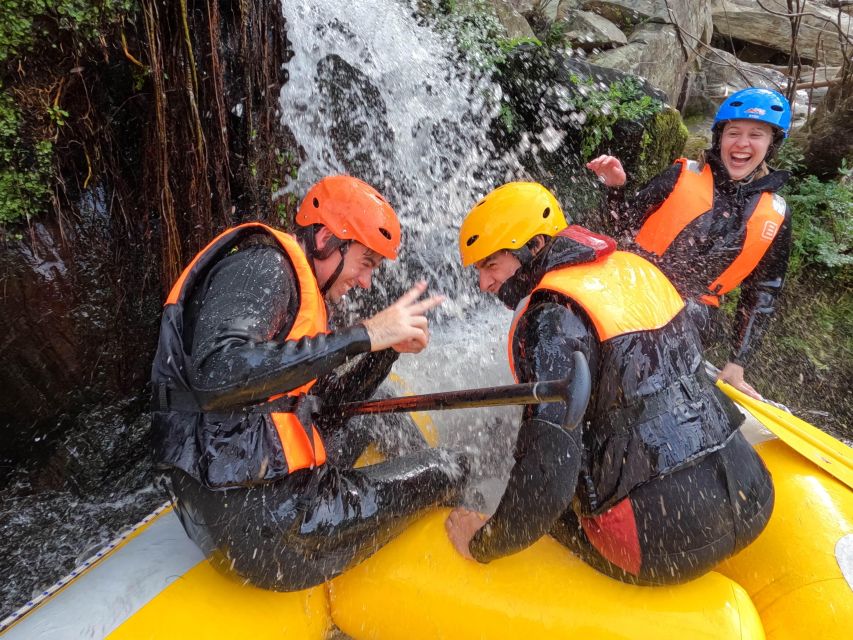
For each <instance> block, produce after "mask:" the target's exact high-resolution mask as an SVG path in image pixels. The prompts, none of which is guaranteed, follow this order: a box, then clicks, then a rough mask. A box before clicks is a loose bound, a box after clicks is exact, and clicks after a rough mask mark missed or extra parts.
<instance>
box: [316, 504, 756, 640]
mask: <svg viewBox="0 0 853 640" xmlns="http://www.w3.org/2000/svg"><path fill="white" fill-rule="evenodd" d="M448 513H449V510H446V509H443V510H438V511H436V512H434V513H431V514H429V515H427V516H425V517H424V518H422V519H421V520H419V521H418V522H416V523H415V524H413V525H412V526H410V527H409V528H408V529H407V530H406V531H405V532H404V533H403V534H402V535H400V537H398V538H396V539H395V540H393V541H392V542H391V543H389V544H388V545H387V546H385V547H384V548H383V549H381V550H380V551H379V552H378V553H376V554H375V555H374V556H372V557H371V558H369V559H368V560H366V561H365V562H363V563H361V564H360V565H358V566H357V567H355V568H354V569H351V570H350V571H348V572H347V573H345V574H344V575H342V576H340V577H338V578H336V579H334V580H333V581H332V582H331V583H330V585H329V603H330V610H331V615H332V620H333V621H334V622H335V624H336V625H337V626H338V627H339V628H340V629H341V630H342V631H343V632H344V633H346V634H348V635H349V636H351V637H352V638H355V639H356V640H367V639H370V640H397V639H399V640H403V639H406V640H420V639H423V640H428V639H429V640H435V639H443V640H455V639H459V640H474V639H477V638H483V639H489V640H502V639H507V640H509V639H514V640H517V639H518V638H561V639H563V638H566V639H568V638H583V639H587V638H596V639H599V638H607V639H616V638H619V639H636V640H640V639H645V638H654V639H655V640H667V639H672V640H683V638H691V639H703V638H707V639H708V640H711V639H714V640H727V639H732V640H734V639H737V640H753V639H762V638H764V637H765V636H764V631H763V628H762V624H761V620H760V618H759V615H758V612H757V611H756V609H755V606H754V605H753V604H752V601H751V600H750V597H749V595H748V594H747V593H746V591H745V590H744V589H743V588H742V587H741V586H739V585H738V584H737V583H735V582H734V581H733V580H731V579H729V578H726V577H724V576H722V575H720V574H719V573H713V572H712V573H710V574H708V575H705V576H703V577H702V578H699V579H698V580H695V581H693V582H690V583H687V584H684V585H679V586H672V587H638V586H633V585H628V584H625V583H622V582H619V581H617V580H613V579H611V578H608V577H607V576H604V575H603V574H600V573H598V572H597V571H595V570H594V569H592V568H591V567H589V566H587V565H586V564H585V563H583V562H582V561H581V560H579V559H578V558H576V557H575V556H573V555H572V554H571V553H570V552H569V551H568V550H567V549H565V548H564V547H563V546H561V545H560V544H559V543H557V542H556V541H555V540H553V539H552V538H550V537H547V536H546V537H545V538H542V539H541V540H539V541H538V542H536V543H535V544H534V545H532V546H531V547H529V548H528V549H525V550H524V551H521V552H519V553H517V554H513V555H511V556H507V557H505V558H501V559H499V560H497V561H494V562H492V563H490V564H479V563H475V562H471V561H470V560H466V559H464V558H462V557H461V556H460V555H459V554H458V553H457V552H456V551H455V550H454V549H453V547H452V546H451V544H450V541H449V540H448V538H447V534H446V533H445V529H444V521H445V519H446V517H447V515H448Z"/></svg>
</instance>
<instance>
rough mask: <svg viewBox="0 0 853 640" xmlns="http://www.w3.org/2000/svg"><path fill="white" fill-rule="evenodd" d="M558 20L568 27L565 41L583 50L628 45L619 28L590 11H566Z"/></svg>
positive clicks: (559, 15) (559, 14)
mask: <svg viewBox="0 0 853 640" xmlns="http://www.w3.org/2000/svg"><path fill="white" fill-rule="evenodd" d="M560 6H561V8H562V7H563V6H564V5H560ZM557 20H558V21H562V22H564V23H565V25H566V32H565V39H566V40H568V41H569V42H571V43H572V44H573V45H575V46H577V47H580V48H582V49H586V50H590V49H595V48H598V49H610V48H612V47H618V46H621V45H623V44H628V38H627V37H626V36H625V34H624V33H622V31H621V30H620V29H619V27H617V26H616V25H615V24H613V23H612V22H610V20H607V19H606V18H603V17H601V16H600V15H598V14H595V13H592V12H590V11H571V10H565V11H563V13H559V12H558V13H557Z"/></svg>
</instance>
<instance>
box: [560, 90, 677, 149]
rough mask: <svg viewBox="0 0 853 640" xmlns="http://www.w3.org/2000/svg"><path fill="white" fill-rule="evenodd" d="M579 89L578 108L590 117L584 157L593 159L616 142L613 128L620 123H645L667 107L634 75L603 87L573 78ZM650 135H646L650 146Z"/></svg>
mask: <svg viewBox="0 0 853 640" xmlns="http://www.w3.org/2000/svg"><path fill="white" fill-rule="evenodd" d="M571 80H572V83H573V84H574V85H575V87H576V89H577V95H576V96H575V98H574V103H575V108H576V110H577V111H581V112H583V113H585V114H586V122H585V123H584V128H583V142H582V145H581V154H582V155H583V159H584V160H589V159H590V158H592V157H593V155H594V154H595V152H596V151H597V150H598V148H599V147H600V146H601V144H602V143H603V142H604V141H605V140H612V139H613V125H615V124H616V123H617V122H618V121H620V120H628V121H631V122H641V121H644V120H646V119H648V118H649V117H651V116H653V115H655V114H656V113H658V112H659V111H660V110H661V109H662V108H663V104H662V103H661V102H660V101H659V100H655V99H654V98H652V97H651V96H648V95H646V93H645V92H644V91H643V87H642V84H641V82H640V80H638V79H637V78H635V77H633V76H628V77H627V78H625V79H623V80H620V81H618V82H613V83H611V84H609V85H602V84H601V83H598V82H595V81H594V80H592V79H586V78H585V79H581V78H579V77H578V76H574V75H573V76H572V77H571ZM648 137H649V136H648V132H646V133H645V134H644V135H643V143H644V145H645V144H646V143H648Z"/></svg>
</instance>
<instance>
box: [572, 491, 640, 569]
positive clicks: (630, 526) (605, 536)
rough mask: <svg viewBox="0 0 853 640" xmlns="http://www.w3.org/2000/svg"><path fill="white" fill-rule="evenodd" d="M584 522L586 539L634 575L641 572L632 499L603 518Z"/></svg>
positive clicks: (605, 513) (615, 507)
mask: <svg viewBox="0 0 853 640" xmlns="http://www.w3.org/2000/svg"><path fill="white" fill-rule="evenodd" d="M580 520H581V526H582V527H583V530H584V533H586V537H587V538H589V541H590V542H591V543H592V546H594V547H595V548H596V549H597V550H598V552H599V553H600V554H601V555H602V556H604V557H605V558H606V559H607V560H609V561H610V562H612V563H613V564H615V565H616V566H617V567H620V568H622V569H624V570H625V571H627V572H628V573H630V574H631V575H635V576H636V575H638V574H639V573H640V567H641V566H642V564H643V557H642V552H641V551H640V537H639V536H638V535H637V520H636V518H635V517H634V508H633V507H632V506H631V500H629V499H628V498H625V499H624V500H622V501H620V502H619V503H617V504H616V506H614V507H611V508H610V509H608V510H607V511H605V512H604V513H602V514H601V515H599V516H593V517H592V518H581V519H580Z"/></svg>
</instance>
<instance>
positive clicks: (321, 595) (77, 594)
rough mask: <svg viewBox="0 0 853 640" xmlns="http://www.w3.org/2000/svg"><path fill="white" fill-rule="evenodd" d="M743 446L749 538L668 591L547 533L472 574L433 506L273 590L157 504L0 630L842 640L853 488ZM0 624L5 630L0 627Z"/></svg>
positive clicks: (802, 462) (764, 445) (88, 634)
mask: <svg viewBox="0 0 853 640" xmlns="http://www.w3.org/2000/svg"><path fill="white" fill-rule="evenodd" d="M756 449H757V450H758V452H759V454H760V455H761V456H762V457H763V459H764V460H765V462H766V463H767V466H768V468H769V469H770V471H771V473H772V474H773V479H774V483H775V485H776V507H775V510H774V513H773V516H772V517H771V520H770V523H769V525H768V527H767V529H766V530H765V532H764V533H762V535H761V536H760V537H759V538H758V539H757V540H756V541H755V542H754V543H753V544H752V545H750V546H749V547H748V548H747V549H745V550H744V551H743V552H741V553H740V554H738V555H737V556H736V557H734V558H732V559H730V560H729V561H727V562H726V563H724V564H723V565H721V567H719V569H718V571H717V572H712V573H710V574H708V575H706V576H703V577H702V578H700V579H698V580H695V581H693V582H690V583H688V584H684V585H679V586H673V587H654V588H652V587H636V586H631V585H626V584H623V583H621V582H618V581H616V580H612V579H610V578H607V577H605V576H603V575H601V574H599V573H597V572H596V571H594V570H593V569H591V568H590V567H588V566H587V565H585V564H584V563H583V562H581V561H580V560H578V559H576V558H575V557H574V556H573V555H572V554H571V553H570V552H569V551H568V550H566V549H565V548H563V547H562V546H561V545H559V544H558V543H557V542H555V541H554V540H552V539H550V538H547V537H546V538H544V539H542V540H540V541H538V542H537V543H536V544H535V545H533V546H531V547H530V548H528V549H525V550H524V551H522V552H520V553H518V554H515V555H512V556H508V557H506V558H502V559H500V560H497V561H495V562H492V563H490V564H488V565H481V564H478V563H475V562H471V561H469V560H465V559H463V558H462V557H460V556H459V555H458V554H456V553H455V551H454V550H453V549H452V547H451V545H450V543H449V541H448V540H447V536H446V534H445V531H444V519H445V517H446V515H447V510H440V511H435V512H433V513H431V514H428V515H427V516H426V517H424V518H423V519H421V520H419V521H418V522H416V523H415V524H414V525H412V526H411V527H410V528H409V529H408V530H407V531H405V532H404V533H403V534H402V535H401V536H400V537H398V538H397V539H396V540H394V541H392V542H391V543H390V544H388V545H387V546H386V547H384V548H383V549H381V550H380V551H379V552H378V553H377V554H375V555H374V556H373V557H371V558H369V559H368V560H366V561H365V562H363V563H362V564H360V565H359V566H357V567H355V568H354V569H352V570H351V571H349V572H347V573H346V574H344V575H342V576H340V577H338V578H336V579H335V580H333V581H331V582H330V583H329V584H327V585H324V586H322V587H317V588H314V589H309V590H306V591H301V592H296V593H275V592H270V591H263V590H260V589H256V588H253V587H251V586H248V585H245V584H243V583H241V582H240V581H236V580H234V579H232V578H229V577H226V576H223V575H221V574H220V573H218V572H217V571H216V570H215V569H213V567H212V566H211V565H210V564H208V563H207V562H206V561H205V560H204V559H203V557H202V554H201V552H200V551H199V550H198V549H197V548H196V547H195V545H194V544H193V543H192V542H191V541H190V540H189V539H188V538H187V536H186V534H185V533H184V531H183V528H182V527H181V525H180V522H179V521H178V518H177V516H175V514H174V513H173V512H172V510H171V509H170V508H168V507H162V508H161V509H159V510H158V511H157V512H155V513H154V514H152V515H151V516H149V518H146V520H145V521H143V523H140V525H138V526H137V527H135V528H134V529H132V530H131V531H129V532H128V534H126V535H125V536H122V537H121V538H120V539H119V540H117V541H115V542H114V543H112V544H111V545H110V546H109V547H108V548H107V549H105V550H104V551H101V552H99V553H98V554H97V555H96V556H95V557H94V558H92V559H91V560H90V561H88V562H87V563H86V564H85V566H83V567H81V568H80V569H79V570H77V571H75V572H74V573H73V574H72V575H71V576H69V577H67V578H64V579H63V580H61V581H60V582H59V583H57V585H54V587H51V588H50V589H48V590H46V591H45V593H44V594H42V595H41V596H39V597H38V598H36V599H35V600H34V601H33V602H31V603H28V605H27V606H25V607H24V608H22V609H21V610H19V611H18V612H16V613H15V614H13V615H12V616H10V617H8V618H6V619H5V620H3V621H2V622H0V635H2V638H3V640H13V639H14V640H20V639H26V640H52V639H54V638H62V639H63V640H65V639H68V640H73V639H75V638H89V639H91V638H94V639H97V638H110V639H113V640H115V639H129V638H134V639H136V638H151V639H158V638H162V639H172V638H179V637H183V638H194V637H199V638H201V637H203V638H209V639H211V640H215V639H218V638H222V639H223V640H234V638H245V637H251V638H253V640H256V639H266V638H282V639H283V638H287V639H288V640H302V639H320V638H324V637H327V634H328V633H329V630H330V629H332V628H333V625H332V623H333V622H334V624H336V625H337V626H338V627H339V628H340V629H341V630H343V631H344V632H345V633H346V634H348V635H349V636H350V637H352V638H354V639H355V640H368V639H370V640H390V639H393V638H407V639H415V640H417V639H418V638H444V639H446V640H453V639H455V638H460V639H462V638H464V639H465V640H470V639H472V638H490V639H491V638H494V639H501V638H520V637H521V638H558V637H559V638H585V639H586V638H595V639H597V638H608V639H610V638H619V639H644V638H655V639H657V640H661V639H666V638H678V639H679V640H680V639H681V638H715V639H720V638H739V639H742V640H748V639H753V638H764V637H765V633H766V637H768V638H770V639H771V640H788V639H790V638H804V637H813V638H821V640H823V639H830V640H834V639H841V638H847V637H849V632H850V625H851V621H853V491H851V490H850V489H849V488H848V487H846V486H845V485H843V484H842V483H840V482H839V481H838V480H836V479H835V478H833V477H832V476H830V475H829V474H828V473H826V472H825V471H823V470H822V469H820V468H819V467H818V466H816V465H814V464H813V463H811V462H809V461H808V460H806V459H805V458H803V457H802V456H800V455H799V454H798V453H797V452H796V451H794V450H793V449H791V448H790V447H788V446H787V445H785V444H784V443H782V442H780V441H778V440H775V439H773V440H769V441H766V442H760V443H758V444H757V445H756ZM3 629H5V632H4V631H3Z"/></svg>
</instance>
